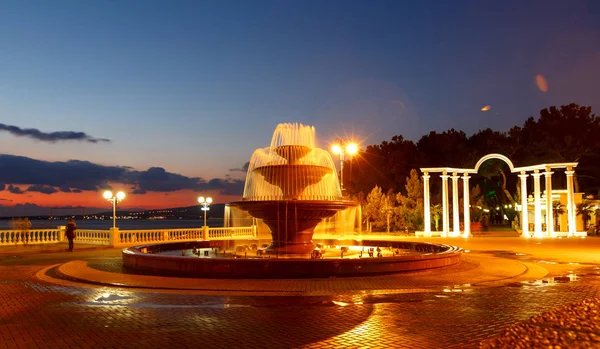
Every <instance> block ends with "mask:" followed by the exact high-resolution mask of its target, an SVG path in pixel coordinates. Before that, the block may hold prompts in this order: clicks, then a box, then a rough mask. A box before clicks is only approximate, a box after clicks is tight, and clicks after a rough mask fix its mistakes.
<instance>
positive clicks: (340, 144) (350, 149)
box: [331, 139, 358, 194]
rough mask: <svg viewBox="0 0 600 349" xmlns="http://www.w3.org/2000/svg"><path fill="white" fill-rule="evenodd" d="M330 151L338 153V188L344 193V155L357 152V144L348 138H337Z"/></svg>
mask: <svg viewBox="0 0 600 349" xmlns="http://www.w3.org/2000/svg"><path fill="white" fill-rule="evenodd" d="M331 151H332V152H333V153H334V154H339V155H340V190H341V191H342V194H343V193H344V155H345V154H348V155H350V156H352V155H354V154H356V153H357V152H358V145H356V143H354V142H352V141H351V140H349V139H337V140H336V142H335V143H334V144H333V145H332V146H331Z"/></svg>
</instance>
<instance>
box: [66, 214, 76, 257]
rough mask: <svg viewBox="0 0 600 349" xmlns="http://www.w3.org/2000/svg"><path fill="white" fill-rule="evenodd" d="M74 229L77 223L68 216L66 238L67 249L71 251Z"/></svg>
mask: <svg viewBox="0 0 600 349" xmlns="http://www.w3.org/2000/svg"><path fill="white" fill-rule="evenodd" d="M75 229H77V225H76V224H75V221H74V220H73V218H69V223H68V224H67V234H66V235H67V239H69V249H68V250H67V251H69V252H73V240H75Z"/></svg>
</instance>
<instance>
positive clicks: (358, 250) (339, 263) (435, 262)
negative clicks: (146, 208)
mask: <svg viewBox="0 0 600 349" xmlns="http://www.w3.org/2000/svg"><path fill="white" fill-rule="evenodd" d="M315 242H316V243H317V246H319V247H318V248H316V249H315V251H319V252H318V253H314V251H313V253H311V254H310V255H299V254H297V255H293V254H281V255H278V254H266V253H264V252H263V251H265V249H261V248H257V249H255V247H254V246H252V245H238V246H235V247H230V248H228V247H226V246H227V244H226V242H224V241H191V242H174V243H164V244H152V245H140V246H135V247H130V248H126V249H124V250H123V264H124V266H125V267H126V268H128V269H129V270H130V271H133V272H136V271H137V272H141V273H152V274H154V275H164V276H182V277H207V278H209V277H210V278H323V277H334V276H335V277H339V276H360V275H372V274H386V273H398V272H406V271H414V270H422V269H429V268H439V267H444V266H448V265H453V264H456V263H458V262H460V258H461V253H462V250H461V249H460V248H458V247H455V246H449V245H442V244H431V243H425V242H402V241H375V240H323V241H315Z"/></svg>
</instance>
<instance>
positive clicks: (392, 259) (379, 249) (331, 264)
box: [122, 124, 462, 278]
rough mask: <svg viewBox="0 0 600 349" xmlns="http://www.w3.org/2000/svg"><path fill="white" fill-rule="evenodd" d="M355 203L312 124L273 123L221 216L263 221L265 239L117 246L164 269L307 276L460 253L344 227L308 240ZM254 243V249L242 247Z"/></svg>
mask: <svg viewBox="0 0 600 349" xmlns="http://www.w3.org/2000/svg"><path fill="white" fill-rule="evenodd" d="M348 208H351V209H350V210H346V209H348ZM357 208H359V205H358V204H357V203H355V202H353V201H348V200H343V199H342V193H341V190H340V185H339V182H338V179H337V173H336V170H335V166H334V163H333V159H332V158H331V156H330V155H329V153H327V152H326V151H324V150H323V149H320V148H317V147H316V146H315V129H314V127H312V126H304V125H301V124H280V125H278V126H277V127H276V129H275V132H274V134H273V139H272V141H271V145H270V146H269V147H267V148H261V149H257V150H256V151H255V152H254V154H253V155H252V158H251V159H250V164H249V167H248V172H247V174H246V185H245V188H244V194H243V198H242V201H237V202H231V203H229V204H227V207H226V215H227V214H228V213H229V212H230V211H229V210H230V209H233V210H232V211H231V212H235V215H237V216H241V215H242V214H243V215H244V216H247V215H250V216H252V217H253V218H252V219H253V221H255V220H258V221H262V223H264V224H262V223H260V224H259V225H261V226H263V225H266V226H268V228H269V230H270V232H271V236H272V242H271V245H270V246H268V247H266V248H264V249H262V248H261V249H257V248H258V243H259V237H258V236H255V238H256V239H253V240H252V241H244V242H241V241H239V240H236V239H235V238H232V239H231V240H222V239H219V241H217V240H210V239H208V240H204V239H201V240H193V239H190V240H188V241H185V240H183V241H176V242H165V243H155V244H147V245H139V246H133V247H129V248H125V249H123V253H122V255H123V265H124V266H125V268H127V269H128V270H131V271H140V272H143V273H151V274H158V275H165V276H184V277H218V278H232V277H240V278H282V277H283V278H295V277H311V278H314V277H332V276H355V275H369V274H381V273H396V272H402V271H411V270H422V269H429V268H438V267H444V266H448V265H453V264H456V263H459V262H460V258H461V253H462V252H461V250H460V249H459V248H457V247H454V246H448V245H441V244H431V243H427V242H417V241H411V242H404V241H395V240H394V241H386V240H370V239H364V238H359V237H358V236H355V235H354V234H353V235H352V236H350V237H349V238H347V237H345V236H344V233H345V231H344V232H343V233H342V235H341V236H338V237H335V238H331V236H328V237H327V238H322V239H321V240H320V241H318V242H319V244H317V246H314V245H313V242H312V238H313V234H314V231H315V227H316V226H317V225H318V224H319V223H321V222H324V223H325V224H326V225H327V224H329V223H332V222H331V220H333V223H334V226H335V225H337V223H340V224H339V225H341V226H342V230H344V227H345V224H346V223H348V224H350V225H354V224H355V223H357V216H356V212H357ZM358 212H360V210H358ZM344 213H348V214H344ZM351 217H352V218H351ZM239 218H242V217H239ZM255 218H256V219H255ZM225 219H226V220H227V217H225ZM243 219H244V220H245V219H246V218H245V217H243ZM336 219H337V220H338V221H336ZM328 220H329V222H328ZM340 221H341V222H340ZM358 224H360V218H358ZM253 225H255V227H256V222H253ZM320 228H323V227H322V226H321V227H320ZM321 230H323V229H321ZM324 230H329V229H328V228H326V229H324ZM235 243H241V244H239V245H237V246H235ZM244 244H249V245H251V246H253V247H250V246H248V245H244ZM232 246H233V247H234V248H233V250H232V249H231V248H232ZM255 249H257V250H256V254H254V253H252V254H249V253H248V251H254V250H255ZM272 257H275V258H272Z"/></svg>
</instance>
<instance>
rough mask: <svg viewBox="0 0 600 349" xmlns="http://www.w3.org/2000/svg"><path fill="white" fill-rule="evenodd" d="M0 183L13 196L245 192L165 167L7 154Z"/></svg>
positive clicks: (230, 183)
mask: <svg viewBox="0 0 600 349" xmlns="http://www.w3.org/2000/svg"><path fill="white" fill-rule="evenodd" d="M0 183H10V185H9V187H8V190H9V191H10V192H11V193H13V194H22V193H23V191H22V190H21V189H20V188H19V187H16V186H15V185H29V188H28V189H27V191H30V192H34V191H35V192H41V193H46V194H52V193H55V192H58V191H61V192H69V191H70V192H72V193H79V192H81V191H84V190H91V191H98V190H101V189H110V183H123V184H127V185H130V186H131V187H132V193H133V194H145V193H147V192H173V191H178V190H193V191H209V190H218V191H220V192H221V193H222V194H226V195H241V194H242V191H243V188H244V182H243V181H241V180H235V179H231V178H225V179H221V178H214V179H211V180H209V181H206V180H204V179H203V178H200V177H187V176H184V175H181V174H177V173H171V172H168V171H166V170H165V169H164V168H162V167H151V168H149V169H148V170H146V171H136V170H133V169H132V168H131V167H126V166H104V165H99V164H94V163H91V162H89V161H81V160H69V161H57V162H50V161H43V160H37V159H31V158H28V157H23V156H15V155H8V154H0Z"/></svg>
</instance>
